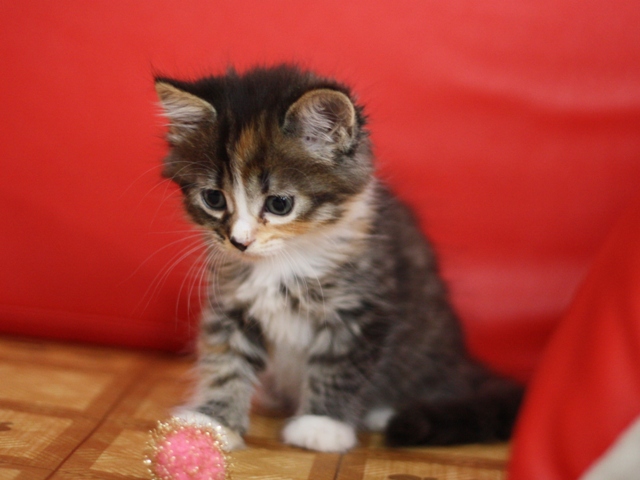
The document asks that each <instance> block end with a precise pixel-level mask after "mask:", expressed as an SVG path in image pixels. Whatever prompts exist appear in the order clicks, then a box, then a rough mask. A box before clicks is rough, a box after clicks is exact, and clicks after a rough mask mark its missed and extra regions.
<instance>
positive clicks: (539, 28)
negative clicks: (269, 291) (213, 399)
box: [0, 0, 640, 380]
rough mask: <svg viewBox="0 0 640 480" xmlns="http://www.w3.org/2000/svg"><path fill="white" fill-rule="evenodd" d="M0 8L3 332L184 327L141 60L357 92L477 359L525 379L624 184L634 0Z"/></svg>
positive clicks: (635, 59) (126, 340)
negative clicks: (292, 67) (261, 70)
mask: <svg viewBox="0 0 640 480" xmlns="http://www.w3.org/2000/svg"><path fill="white" fill-rule="evenodd" d="M0 19H1V20H0V22H2V25H1V27H2V28H0V44H1V45H2V50H0V71H1V72H2V88H1V89H0V105H2V112H3V115H2V128H1V129H0V136H1V137H2V141H1V142H0V149H1V151H0V153H1V155H0V161H1V162H2V164H1V165H2V174H1V175H0V224H1V225H2V228H0V251H1V252H2V257H1V258H2V265H1V269H0V330H2V331H5V332H13V333H23V334H32V335H44V336H50V337H56V338H66V339H76V340H88V341H97V342H104V343H113V344H122V345H130V346H145V347H154V348H162V349H171V350H177V349H181V348H183V347H184V346H185V345H186V344H187V342H188V340H189V339H190V338H191V337H192V334H193V328H191V327H190V326H191V325H193V321H194V320H195V319H196V318H197V310H198V309H197V302H198V298H197V294H196V293H195V292H196V290H197V289H196V288H194V287H193V285H194V281H192V280H185V277H189V275H188V274H192V275H191V276H192V277H194V276H195V277H197V275H193V274H194V273H196V272H195V271H194V270H191V271H190V267H191V265H192V264H193V261H194V259H195V258H196V257H197V252H192V251H191V250H190V249H191V248H192V247H194V245H195V243H194V240H193V239H190V238H189V234H188V233H185V230H186V229H187V228H188V227H187V225H186V224H185V223H184V222H183V220H182V214H181V213H180V210H179V197H178V195H177V192H176V190H175V188H174V187H173V186H171V185H168V184H166V183H162V182H161V181H160V180H159V163H160V158H161V157H162V155H163V152H164V145H163V143H162V141H161V138H160V137H161V134H162V126H161V124H162V121H161V120H160V119H159V118H158V117H157V108H156V106H155V101H156V100H155V97H154V92H153V86H152V81H151V79H152V75H153V73H154V72H156V71H160V72H162V73H165V74H167V75H174V76H183V77H184V76H186V77H193V76H197V75H200V74H204V73H210V72H220V71H221V70H223V69H224V68H225V67H226V66H227V65H228V64H235V65H237V66H238V67H239V68H240V69H243V68H246V67H247V66H249V65H252V64H254V63H256V62H260V63H271V62H274V61H282V60H286V61H299V62H301V63H302V64H303V65H306V66H309V67H312V68H314V69H316V70H318V71H320V72H322V73H325V74H328V75H336V76H337V77H339V78H341V79H343V80H345V81H347V82H349V83H351V84H352V85H353V86H354V88H355V89H356V91H357V92H359V93H360V97H361V99H362V101H363V102H364V103H365V104H366V105H367V106H368V111H369V113H370V116H371V129H372V132H373V140H374V142H375V144H376V145H377V149H376V152H377V154H378V157H379V159H380V169H381V172H382V174H383V176H384V177H385V178H387V179H388V181H389V182H390V183H391V184H392V185H393V186H394V187H395V188H396V190H397V191H398V192H399V193H400V195H401V196H402V197H404V198H405V199H406V200H407V201H409V202H410V203H411V204H412V205H413V206H414V207H415V208H416V210H417V212H418V214H419V216H420V218H421V220H422V221H423V223H424V226H425V229H426V230H427V231H428V232H429V233H430V234H431V236H432V237H433V239H434V241H435V245H436V247H437V249H438V251H439V253H440V255H441V259H442V266H443V272H444V274H445V276H446V277H447V279H448V280H449V282H450V285H451V292H452V297H453V301H454V303H455V305H456V307H457V308H458V310H459V312H460V314H461V316H462V319H463V322H464V324H465V327H466V329H467V332H468V340H469V344H470V346H471V348H472V349H473V351H474V352H475V353H477V354H478V355H479V356H480V357H481V358H483V359H484V360H486V361H488V362H490V363H491V364H492V365H493V366H495V367H496V368H498V369H499V370H501V371H503V372H506V373H509V374H511V375H514V376H516V377H518V378H520V379H522V380H525V379H527V378H528V377H529V376H530V374H531V372H532V371H533V369H534V366H535V364H536V362H537V359H538V357H539V355H540V352H541V349H542V348H543V346H544V345H545V343H546V341H547V339H548V337H549V334H550V332H551V331H552V329H553V327H554V325H555V324H556V323H557V321H558V319H559V318H560V317H561V315H562V313H563V311H564V310H565V309H566V308H567V306H568V305H569V303H570V301H571V298H572V297H573V295H574V292H575V289H576V286H577V285H578V284H579V282H580V281H581V279H582V278H583V276H584V274H585V272H586V271H587V268H588V266H589V265H590V263H591V262H592V259H593V257H594V255H595V252H596V251H597V250H598V247H599V246H600V245H601V243H602V242H603V239H604V237H605V235H606V233H607V232H608V231H609V229H610V228H611V226H612V224H613V223H614V221H615V218H616V217H617V215H618V213H619V212H620V211H621V209H622V208H623V207H624V205H625V204H626V203H627V202H628V200H629V198H630V197H631V196H632V195H633V193H634V192H635V191H636V190H637V189H638V184H639V180H640V161H639V160H640V135H639V134H638V133H639V132H640V81H639V79H640V35H638V25H640V9H639V8H638V7H637V2H636V1H635V0H614V1H605V0H586V1H582V2H572V1H569V0H541V1H537V2H512V1H508V0H502V1H496V2H488V3H487V2H484V3H483V4H479V3H477V2H467V1H461V0H447V1H434V2H423V1H397V2H391V3H390V2H383V1H381V0H380V1H379V0H375V1H369V2H366V3H362V2H357V3H356V2H343V1H338V0H334V1H326V2H310V1H282V2H278V3H277V4H271V3H270V2H258V1H256V2H244V1H237V2H211V1H204V0H198V1H190V2H174V1H167V0H161V1H160V0H159V1H154V2H121V1H109V2H107V1H95V2H81V1H74V0H69V1H59V2H44V1H31V2H3V3H2V4H0ZM194 248H195V247H194ZM183 254H184V258H182V257H183ZM170 267H171V268H170Z"/></svg>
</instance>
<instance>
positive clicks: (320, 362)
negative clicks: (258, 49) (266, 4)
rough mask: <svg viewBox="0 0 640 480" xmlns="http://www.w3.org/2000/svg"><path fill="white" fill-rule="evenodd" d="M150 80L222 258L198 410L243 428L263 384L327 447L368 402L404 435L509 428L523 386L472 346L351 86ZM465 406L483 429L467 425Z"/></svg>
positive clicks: (422, 437) (297, 440) (339, 440)
mask: <svg viewBox="0 0 640 480" xmlns="http://www.w3.org/2000/svg"><path fill="white" fill-rule="evenodd" d="M156 88H157V91H158V94H159V97H160V100H161V103H162V105H163V107H164V109H165V114H166V116H167V117H168V118H169V120H170V125H169V133H168V141H169V144H170V146H171V148H170V152H169V154H168V156H167V158H166V160H165V171H164V173H165V176H167V177H168V178H171V179H172V180H173V181H175V182H176V183H177V184H178V185H180V187H181V188H182V190H183V192H184V203H185V207H186V210H187V212H188V213H189V215H190V217H191V218H192V220H193V221H194V222H195V223H196V224H198V225H199V226H201V227H202V228H203V230H204V232H205V237H206V242H207V245H208V246H209V249H210V259H211V265H212V269H211V284H210V288H209V290H210V291H209V302H208V303H209V305H208V308H206V309H205V313H204V315H203V320H202V335H201V346H200V361H199V371H200V384H199V386H198V388H197V392H196V395H195V396H194V398H193V401H192V402H191V403H190V404H189V406H188V408H190V409H191V410H192V411H195V412H199V413H200V414H205V415H207V416H209V417H211V418H213V419H215V421H217V422H219V423H221V424H222V425H224V426H226V427H227V428H229V429H230V430H233V431H235V432H239V433H244V432H245V431H246V429H247V427H248V412H249V409H250V403H251V396H252V395H253V394H254V392H255V390H256V388H257V387H259V388H258V389H259V391H261V392H262V393H263V401H264V402H266V403H268V404H269V405H270V406H273V405H274V404H279V405H280V406H282V407H286V408H290V409H291V410H292V412H293V413H295V418H294V419H293V420H292V421H291V423H290V424H289V425H288V426H287V428H286V429H285V431H284V433H283V435H284V440H285V441H286V442H288V443H292V444H294V445H299V446H302V447H306V448H312V449H318V450H328V451H341V450H346V449H348V448H351V447H352V446H353V444H354V443H355V435H354V433H353V432H354V429H355V428H357V427H360V426H362V425H363V423H364V419H365V417H367V414H368V413H369V412H371V411H374V413H375V412H385V414H384V415H379V414H378V415H373V417H375V418H377V419H380V418H384V419H385V422H386V420H388V419H389V418H390V422H389V425H388V427H387V435H388V440H389V442H391V443H393V444H404V443H407V442H413V443H431V442H433V441H440V439H442V438H445V440H446V441H447V442H448V441H450V440H449V439H450V438H453V441H455V440H456V438H458V437H459V439H460V440H462V441H479V440H493V439H496V438H501V437H502V436H504V434H505V432H507V433H508V431H509V429H510V426H511V423H512V422H513V416H514V415H515V414H514V413H511V412H512V410H509V408H510V407H511V406H512V405H517V402H518V399H519V389H518V388H517V387H515V386H513V385H512V384H510V383H509V382H507V381H506V380H502V379H498V378H496V377H494V376H493V375H491V374H490V373H488V372H487V371H486V370H485V369H483V368H482V367H480V366H479V365H477V364H476V363H474V362H473V361H471V360H470V359H469V358H468V356H467V354H466V352H465V349H464V344H463V339H462V334H461V331H460V328H459V325H458V322H457V320H456V318H455V315H454V313H453V312H452V309H451V308H450V306H449V303H448V301H447V299H446V292H445V288H444V286H443V284H442V282H441V280H440V278H439V276H438V272H437V266H436V261H435V258H434V255H433V252H432V250H431V248H430V247H429V245H428V243H427V241H426V240H425V239H424V237H423V236H422V234H421V233H420V231H419V229H418V228H417V226H416V222H415V221H414V219H413V217H412V215H411V213H410V212H409V211H408V210H407V209H406V208H405V207H404V206H403V205H402V204H401V203H400V202H399V201H398V200H397V199H396V198H395V197H394V196H393V195H392V194H391V193H390V192H389V191H388V190H387V189H386V188H385V186H384V185H382V184H381V182H380V181H379V180H378V179H377V178H376V177H375V175H374V165H373V159H372V155H371V149H370V144H369V135H368V132H367V130H366V118H365V116H364V114H363V110H362V108H361V107H360V106H358V105H357V103H356V102H355V101H354V100H353V96H352V94H351V92H350V91H349V89H348V88H346V87H345V86H343V85H341V84H338V83H337V82H335V81H333V80H330V79H324V78H320V77H318V76H316V75H314V74H312V73H309V72H304V71H301V70H299V69H297V68H295V67H290V66H279V67H273V68H257V69H254V70H251V71H249V72H248V73H246V74H244V75H238V74H236V73H235V72H233V71H231V72H230V73H228V74H227V75H224V76H220V77H209V78H205V79H202V80H199V81H196V82H181V81H175V80H171V79H168V78H158V79H157V80H156ZM496 385H498V386H499V388H498V387H495V386H496ZM487 391H490V392H493V393H494V395H493V397H491V399H492V402H489V404H490V405H489V406H487V407H484V404H483V403H481V402H479V401H477V398H480V397H481V398H482V399H483V401H484V400H486V398H489V397H490V395H488V394H487ZM494 397H495V398H494ZM449 404H450V405H451V406H452V409H453V410H452V414H451V415H448V416H445V417H447V418H446V419H445V420H444V421H434V419H432V418H430V417H429V415H432V414H433V412H436V414H437V412H439V411H441V410H442V409H443V408H444V409H445V410H447V405H449ZM496 408H497V409H498V410H499V413H500V412H503V411H508V413H505V414H504V415H502V413H500V414H498V413H495V409H496ZM439 409H440V410H439ZM456 409H457V410H456ZM458 410H459V411H458ZM513 411H515V410H513ZM469 412H471V413H469ZM469 415H471V416H473V418H477V419H479V420H478V421H479V423H480V424H482V429H475V430H474V432H475V433H473V432H472V433H471V434H469V432H468V431H466V430H465V431H464V432H461V433H459V434H458V433H456V432H459V431H460V430H461V428H460V425H459V423H460V422H461V421H462V422H463V423H465V424H466V423H468V422H467V420H468V418H469ZM449 417H452V418H449ZM367 418H368V417H367ZM460 419H462V420H460ZM487 419H488V420H487ZM485 420H486V422H485ZM407 422H408V423H407ZM412 422H417V423H416V425H418V424H419V425H420V429H419V430H420V431H419V432H418V433H419V434H418V435H414V433H415V432H411V431H410V432H409V433H407V432H406V431H405V430H407V429H408V430H411V427H410V426H409V427H407V424H408V425H411V424H412ZM483 422H484V423H483ZM487 422H489V424H490V425H489V426H488V427H487V425H486V424H487ZM377 423H378V424H380V420H378V421H377ZM436 425H437V429H438V430H442V431H444V432H446V433H447V434H446V435H445V434H443V433H442V432H440V431H435V430H434V426H436ZM383 426H384V425H379V427H383ZM474 435H475V436H474ZM405 439H406V440H405Z"/></svg>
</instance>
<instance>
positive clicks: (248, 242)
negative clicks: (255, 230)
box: [229, 237, 253, 252]
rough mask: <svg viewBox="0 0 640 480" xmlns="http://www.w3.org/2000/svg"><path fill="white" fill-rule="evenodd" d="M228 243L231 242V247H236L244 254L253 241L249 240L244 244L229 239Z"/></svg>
mask: <svg viewBox="0 0 640 480" xmlns="http://www.w3.org/2000/svg"><path fill="white" fill-rule="evenodd" d="M229 241H230V242H231V245H233V246H234V247H236V248H237V249H238V250H240V251H241V252H244V251H245V250H246V249H247V248H248V247H249V245H251V244H252V243H253V240H249V241H247V242H245V243H243V242H239V241H237V240H236V239H235V238H234V237H231V238H229Z"/></svg>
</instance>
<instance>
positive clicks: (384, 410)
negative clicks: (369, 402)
mask: <svg viewBox="0 0 640 480" xmlns="http://www.w3.org/2000/svg"><path fill="white" fill-rule="evenodd" d="M395 413H396V412H395V410H394V409H393V408H391V407H376V408H373V409H372V410H370V411H369V413H367V414H366V415H365V417H364V419H363V424H364V427H365V428H366V429H367V430H369V431H370V432H384V430H385V429H386V428H387V425H388V424H389V421H390V420H391V418H392V417H393V416H394V415H395Z"/></svg>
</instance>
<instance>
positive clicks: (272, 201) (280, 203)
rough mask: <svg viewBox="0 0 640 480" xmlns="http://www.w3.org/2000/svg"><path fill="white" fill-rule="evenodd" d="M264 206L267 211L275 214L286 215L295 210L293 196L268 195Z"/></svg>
mask: <svg viewBox="0 0 640 480" xmlns="http://www.w3.org/2000/svg"><path fill="white" fill-rule="evenodd" d="M264 206H265V209H266V210H267V212H269V213H273V214H274V215H280V216H284V215H287V214H289V213H291V210H293V197H281V196H276V195H272V196H270V197H267V201H266V202H265V204H264Z"/></svg>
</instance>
